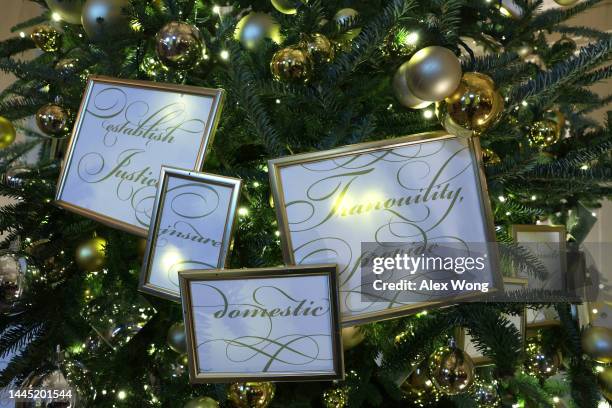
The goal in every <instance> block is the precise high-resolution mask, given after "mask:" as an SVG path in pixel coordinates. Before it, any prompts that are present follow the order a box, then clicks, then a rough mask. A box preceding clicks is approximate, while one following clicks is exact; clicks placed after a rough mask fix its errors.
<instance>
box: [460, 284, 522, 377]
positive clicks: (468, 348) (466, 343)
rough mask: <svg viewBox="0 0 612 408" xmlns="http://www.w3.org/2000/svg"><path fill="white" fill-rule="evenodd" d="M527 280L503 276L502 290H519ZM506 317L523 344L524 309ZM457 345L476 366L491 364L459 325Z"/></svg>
mask: <svg viewBox="0 0 612 408" xmlns="http://www.w3.org/2000/svg"><path fill="white" fill-rule="evenodd" d="M528 283H529V281H528V280H527V279H523V278H510V277H505V278H504V291H505V293H511V292H513V291H519V290H523V289H526V288H527V285H528ZM504 317H506V318H507V319H508V320H509V321H510V322H511V323H512V324H513V325H514V326H515V327H516V329H517V330H518V331H519V333H521V339H522V342H523V344H524V343H525V337H526V336H525V334H526V331H527V315H526V309H525V310H523V313H521V314H519V315H515V314H505V315H504ZM456 336H457V345H458V346H459V347H460V348H462V349H463V350H464V351H465V352H466V353H468V354H469V355H470V357H472V360H473V361H474V364H475V365H477V366H485V365H490V364H493V361H492V360H491V359H490V358H489V357H487V356H485V355H484V354H483V353H482V351H480V350H479V349H478V348H477V347H476V345H475V344H474V342H473V340H472V336H471V335H470V334H469V333H467V330H465V328H463V327H460V328H458V329H457V333H456Z"/></svg>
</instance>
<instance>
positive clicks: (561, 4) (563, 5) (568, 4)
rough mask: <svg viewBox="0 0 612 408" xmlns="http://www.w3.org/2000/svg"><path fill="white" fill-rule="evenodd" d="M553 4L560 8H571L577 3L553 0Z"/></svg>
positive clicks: (574, 0) (572, 0)
mask: <svg viewBox="0 0 612 408" xmlns="http://www.w3.org/2000/svg"><path fill="white" fill-rule="evenodd" d="M555 3H557V4H558V5H560V6H562V7H571V6H573V5H575V4H576V3H578V0H555Z"/></svg>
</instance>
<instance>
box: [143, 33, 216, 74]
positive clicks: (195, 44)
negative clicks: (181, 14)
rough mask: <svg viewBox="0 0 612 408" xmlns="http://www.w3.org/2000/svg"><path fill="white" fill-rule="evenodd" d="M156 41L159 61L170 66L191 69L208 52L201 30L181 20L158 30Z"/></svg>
mask: <svg viewBox="0 0 612 408" xmlns="http://www.w3.org/2000/svg"><path fill="white" fill-rule="evenodd" d="M155 41H156V48H155V50H156V52H157V57H158V58H159V61H160V62H161V63H162V64H164V65H165V66H166V67H169V68H176V69H181V70H187V69H191V68H193V67H195V66H196V65H197V64H198V63H199V62H200V61H201V60H202V58H204V54H205V52H206V47H205V46H204V39H203V38H202V33H200V30H198V28H197V27H196V26H193V25H191V24H187V23H183V22H180V21H173V22H170V23H168V24H166V25H165V26H163V27H162V29H161V30H159V31H158V32H157V35H156V36H155Z"/></svg>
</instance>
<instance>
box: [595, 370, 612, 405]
mask: <svg viewBox="0 0 612 408" xmlns="http://www.w3.org/2000/svg"><path fill="white" fill-rule="evenodd" d="M597 382H598V383H599V389H600V390H601V393H602V394H603V396H604V397H606V399H608V400H610V401H612V366H607V367H604V369H603V371H602V372H600V373H599V374H597Z"/></svg>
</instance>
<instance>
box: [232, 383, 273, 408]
mask: <svg viewBox="0 0 612 408" xmlns="http://www.w3.org/2000/svg"><path fill="white" fill-rule="evenodd" d="M275 392H276V385H274V383H271V382H246V383H233V384H231V385H230V386H229V387H228V389H227V399H228V400H229V402H230V403H231V405H232V406H233V407H235V408H266V407H267V406H268V405H270V403H271V402H272V399H274V393H275Z"/></svg>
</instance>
